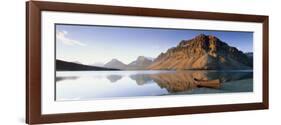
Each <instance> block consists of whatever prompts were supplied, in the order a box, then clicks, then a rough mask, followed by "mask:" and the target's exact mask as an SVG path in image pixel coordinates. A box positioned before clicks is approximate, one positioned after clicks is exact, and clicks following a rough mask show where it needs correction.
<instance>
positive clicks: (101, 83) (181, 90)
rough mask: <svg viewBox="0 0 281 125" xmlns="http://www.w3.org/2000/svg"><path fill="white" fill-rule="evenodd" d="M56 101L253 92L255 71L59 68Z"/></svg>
mask: <svg viewBox="0 0 281 125" xmlns="http://www.w3.org/2000/svg"><path fill="white" fill-rule="evenodd" d="M56 74H57V76H56V100H57V101H66V100H94V99H101V98H115V97H135V96H162V95H177V94H180V95H185V94H208V93H230V92H252V91H253V72H252V71H251V70H250V71H249V70H228V71H210V70H208V71H204V70H203V71H202V70H200V71H195V70H191V71H190V70H184V71H163V70H161V71H159V70H153V71H152V70H148V71H58V72H56ZM194 79H199V80H206V81H208V80H217V79H218V80H219V81H220V82H221V86H220V87H219V88H208V87H197V86H196V84H195V82H196V81H195V80H194Z"/></svg>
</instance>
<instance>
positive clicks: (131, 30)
mask: <svg viewBox="0 0 281 125" xmlns="http://www.w3.org/2000/svg"><path fill="white" fill-rule="evenodd" d="M202 33H203V34H206V35H214V36H216V37H218V38H219V39H221V40H222V41H224V42H226V43H227V44H228V45H230V46H234V47H236V48H238V49H239V50H241V51H243V52H252V51H253V48H252V47H253V33H252V32H230V31H208V30H188V29H185V30H183V29H152V28H136V27H105V26H88V25H63V24H57V25H56V58H57V59H61V60H65V61H72V62H80V63H83V64H97V63H99V64H100V63H102V64H104V63H107V62H108V61H110V60H111V59H113V58H116V59H118V60H120V61H122V62H124V63H126V64H128V63H130V62H132V61H134V60H136V58H137V57H138V56H146V57H152V58H156V57H157V56H158V55H159V54H160V53H161V52H166V51H167V49H169V48H171V47H175V46H177V45H178V43H179V42H180V41H181V40H188V39H192V38H194V37H195V36H197V35H199V34H202Z"/></svg>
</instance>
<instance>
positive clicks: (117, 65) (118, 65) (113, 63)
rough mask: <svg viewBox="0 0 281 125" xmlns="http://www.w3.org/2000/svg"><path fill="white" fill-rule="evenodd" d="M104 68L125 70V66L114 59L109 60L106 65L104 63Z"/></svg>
mask: <svg viewBox="0 0 281 125" xmlns="http://www.w3.org/2000/svg"><path fill="white" fill-rule="evenodd" d="M104 67H107V68H115V69H125V68H126V64H124V63H123V62H121V61H119V60H118V59H115V58H114V59H112V60H110V61H109V62H108V63H106V64H105V65H104Z"/></svg>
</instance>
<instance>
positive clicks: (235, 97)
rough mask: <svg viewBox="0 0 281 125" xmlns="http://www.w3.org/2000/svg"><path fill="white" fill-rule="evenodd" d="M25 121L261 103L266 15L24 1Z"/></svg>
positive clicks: (205, 109) (262, 106)
mask: <svg viewBox="0 0 281 125" xmlns="http://www.w3.org/2000/svg"><path fill="white" fill-rule="evenodd" d="M26 12H27V14H26V15H27V16H26V19H27V21H26V26H27V28H26V30H27V32H26V33H27V40H26V42H27V46H26V47H27V49H26V54H27V56H26V58H27V59H26V61H27V62H26V73H27V75H26V80H27V81H26V122H27V123H30V124H37V123H54V122H71V121H85V120H102V119H117V118H133V117H151V116H164V115H180V114H195V113H210V112H225V111H242V110H256V109H268V16H263V15H246V14H227V13H214V12H198V11H183V10H168V9H153V8H136V7H121V6H105V5H91V4H73V3H55V2H38V1H29V2H27V3H26Z"/></svg>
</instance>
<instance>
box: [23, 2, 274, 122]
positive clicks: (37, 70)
mask: <svg viewBox="0 0 281 125" xmlns="http://www.w3.org/2000/svg"><path fill="white" fill-rule="evenodd" d="M41 11H60V12H78V13H100V14H117V15H133V16H150V17H168V18H187V19H204V20H220V21H240V22H257V23H262V25H263V36H262V37H263V50H262V51H263V101H262V102H261V103H244V104H228V105H209V106H192V107H176V108H175V107H167V108H154V109H138V110H122V111H102V112H86V113H75V112H74V113H67V114H50V115H43V114H41ZM268 24H269V23H268V16H261V15H245V14H227V13H214V12H198V11H182V10H168V9H152V8H135V7H120V6H104V5H90V4H73V3H56V2H38V1H29V2H27V3H26V123H29V124H39V123H54V122H71V121H87V120H103V119H118V118H133V117H151V116H165V115H180V114H194V113H209V112H225V111H242V110H257V109H268V106H269V99H268V96H269V95H268V93H269V92H268V91H269V90H268V40H269V38H268V32H269V31H268Z"/></svg>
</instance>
